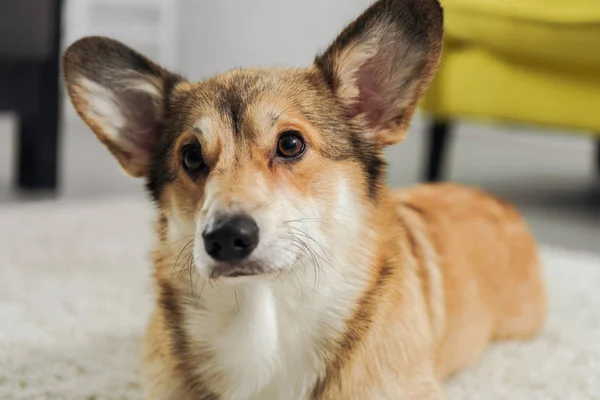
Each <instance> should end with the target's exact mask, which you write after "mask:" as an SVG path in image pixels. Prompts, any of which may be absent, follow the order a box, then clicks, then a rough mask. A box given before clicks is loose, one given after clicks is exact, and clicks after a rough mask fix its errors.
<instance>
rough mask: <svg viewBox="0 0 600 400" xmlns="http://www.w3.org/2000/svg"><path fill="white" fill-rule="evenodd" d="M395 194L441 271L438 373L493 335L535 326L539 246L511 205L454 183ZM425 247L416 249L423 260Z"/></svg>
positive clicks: (514, 335) (542, 307)
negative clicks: (424, 240) (429, 246)
mask: <svg viewBox="0 0 600 400" xmlns="http://www.w3.org/2000/svg"><path fill="white" fill-rule="evenodd" d="M394 196H395V198H396V200H397V202H398V210H399V213H400V214H401V215H402V216H403V217H404V218H405V221H406V223H407V224H408V225H409V226H410V230H411V231H413V232H420V234H422V235H424V236H425V237H427V238H428V241H430V243H428V244H426V246H428V245H431V246H432V248H433V250H434V252H435V258H436V259H435V265H436V266H437V267H438V268H439V269H440V274H441V276H442V277H443V291H444V294H443V299H444V310H445V314H444V316H443V319H444V322H443V323H444V325H445V327H444V329H443V330H444V332H443V335H442V338H441V342H440V347H439V350H438V354H437V368H438V373H439V375H440V376H447V375H449V374H452V373H454V372H456V371H458V370H459V369H461V368H463V367H465V366H466V365H468V364H469V363H470V362H472V361H473V360H475V359H476V358H477V357H478V356H479V355H480V354H481V352H482V351H483V349H484V348H485V347H486V345H487V344H488V342H489V341H490V340H493V339H525V338H529V337H531V336H533V335H534V334H535V333H537V332H538V331H539V329H540V327H541V326H542V324H543V322H544V318H545V315H546V297H545V292H544V285H543V281H542V276H541V268H540V264H539V258H538V252H537V246H536V244H535V241H534V239H533V237H532V235H531V233H530V232H529V229H528V228H527V226H526V224H525V222H524V221H523V219H522V218H521V216H520V215H519V213H518V212H517V211H516V210H515V209H514V208H513V207H512V206H511V205H509V204H506V203H504V202H502V201H500V200H498V199H496V198H494V197H492V196H489V195H487V194H485V193H483V192H481V191H479V190H474V189H469V188H466V187H462V186H458V185H453V184H439V185H419V186H416V187H414V188H410V189H405V190H399V191H397V192H395V193H394ZM417 246H418V244H417ZM425 250H426V249H423V248H421V249H419V248H417V249H415V252H416V253H417V257H418V258H420V262H421V264H423V263H425V262H427V260H426V257H427V254H425ZM437 295H439V294H437ZM429 296H430V298H431V296H433V297H434V298H435V297H436V293H431V292H430V293H429Z"/></svg>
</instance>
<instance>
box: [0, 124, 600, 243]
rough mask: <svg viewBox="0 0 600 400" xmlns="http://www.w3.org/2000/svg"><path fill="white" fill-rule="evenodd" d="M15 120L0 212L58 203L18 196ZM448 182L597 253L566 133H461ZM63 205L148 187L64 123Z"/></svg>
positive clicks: (407, 175)
mask: <svg viewBox="0 0 600 400" xmlns="http://www.w3.org/2000/svg"><path fill="white" fill-rule="evenodd" d="M15 128H16V120H15V119H14V118H13V117H12V116H11V115H2V116H0V207H1V206H2V204H7V203H14V202H19V201H49V200H51V199H53V197H48V196H46V195H39V194H38V195H33V196H32V195H30V194H27V193H16V192H15V191H14V190H12V187H11V186H12V185H11V183H12V182H11V180H12V179H11V177H12V166H13V164H14V159H13V157H12V154H13V151H12V149H13V146H14V142H15V137H16V135H15V133H14V132H15ZM424 128H425V122H424V121H423V120H422V119H420V118H416V119H415V121H414V123H413V126H412V127H411V131H410V132H409V135H408V137H407V139H406V140H405V141H404V142H403V143H402V144H400V145H398V146H395V147H393V148H390V149H389V151H388V152H387V157H388V160H389V163H390V168H389V181H390V183H391V184H392V185H393V186H406V185H410V184H414V183H416V182H417V181H418V178H419V172H420V167H421V162H422V155H423V153H424V138H425V136H424V135H423V134H422V133H423V131H424ZM455 131H456V136H455V138H454V141H453V144H452V147H453V148H452V154H451V159H450V160H448V161H449V162H448V173H449V174H448V176H449V179H450V180H452V181H456V182H460V183H463V184H468V185H476V186H479V187H482V188H484V189H486V190H488V191H490V192H492V193H495V194H496V195H499V196H501V197H503V198H504V199H505V200H509V201H511V202H513V203H514V204H516V205H517V206H518V207H519V208H520V209H521V210H522V212H523V213H524V215H525V217H526V218H527V220H528V221H529V223H530V225H531V226H532V228H533V231H534V233H535V235H536V236H537V237H538V239H539V240H540V241H542V242H544V243H547V244H552V245H557V246H562V247H566V248H571V249H580V250H586V251H591V252H596V253H600V176H598V175H597V174H595V173H594V169H593V154H594V153H593V152H594V147H593V142H592V140H590V139H589V138H587V137H585V136H579V135H568V134H564V133H563V132H549V131H545V130H544V131H532V130H526V129H523V128H522V127H514V126H501V127H498V126H490V125H481V124H480V125H474V124H460V125H458V126H456V129H455ZM62 154H63V163H62V166H61V182H62V189H61V192H60V194H59V195H58V198H59V199H69V200H75V199H79V200H85V199H90V198H94V197H111V196H144V195H145V194H144V190H143V183H142V182H141V181H137V180H135V179H133V178H129V177H128V176H126V175H125V174H124V173H123V172H122V171H121V170H120V169H119V167H118V166H117V163H116V162H114V161H113V160H112V158H111V156H110V155H109V153H108V152H107V151H106V150H105V149H104V148H103V146H101V145H100V143H99V142H97V141H96V139H95V138H94V136H93V135H92V134H91V133H90V131H89V130H88V129H87V128H86V127H85V126H84V125H83V123H82V122H80V121H78V120H74V119H72V118H66V120H65V122H64V136H63V142H62Z"/></svg>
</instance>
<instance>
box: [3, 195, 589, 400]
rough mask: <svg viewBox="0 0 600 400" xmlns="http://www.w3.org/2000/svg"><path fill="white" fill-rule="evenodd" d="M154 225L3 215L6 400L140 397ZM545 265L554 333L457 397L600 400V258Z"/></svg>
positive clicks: (95, 213)
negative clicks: (138, 370) (138, 368)
mask: <svg viewBox="0 0 600 400" xmlns="http://www.w3.org/2000/svg"><path fill="white" fill-rule="evenodd" d="M151 216H152V213H151V210H150V206H149V205H148V204H146V203H145V202H142V201H140V200H127V199H121V200H110V201H108V200H106V201H97V202H87V203H79V204H60V203H54V204H53V203H37V204H24V205H12V206H4V207H3V208H1V209H0V399H2V400H4V399H7V400H24V399H35V400H40V399H73V400H75V399H77V400H81V399H85V400H104V399H106V400H108V399H111V400H116V399H123V400H135V399H140V395H139V391H138V387H137V375H136V357H137V349H138V344H137V342H138V339H139V337H140V334H141V332H142V331H143V328H144V324H145V321H146V318H147V314H148V310H149V305H150V302H151V300H150V299H151V291H150V284H149V280H148V275H149V263H148V261H147V260H148V258H149V257H148V254H147V253H148V252H147V250H148V249H149V243H150V227H151ZM543 259H544V262H545V267H546V271H547V273H546V275H547V280H548V284H549V287H550V294H551V315H550V319H549V321H548V324H547V327H546V329H545V331H544V332H543V334H542V335H541V336H540V337H539V338H538V339H536V340H535V341H533V342H530V343H502V344H495V345H493V346H492V347H491V348H490V349H489V350H488V352H487V353H486V356H485V358H484V359H483V360H482V361H481V362H480V363H478V364H477V365H475V366H473V367H472V368H471V369H470V370H469V371H466V372H464V373H462V374H461V375H459V376H458V377H457V378H455V379H454V380H452V381H451V382H449V383H448V385H447V388H448V393H449V395H450V396H449V397H450V399H451V400H469V399H477V400H479V399H485V400H495V399H511V400H512V399H516V400H521V399H523V400H537V399H540V400H542V399H543V400H548V399H561V400H565V399H600V257H597V256H593V255H586V254H581V253H575V252H570V251H564V250H559V249H553V248H544V251H543Z"/></svg>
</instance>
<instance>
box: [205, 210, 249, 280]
mask: <svg viewBox="0 0 600 400" xmlns="http://www.w3.org/2000/svg"><path fill="white" fill-rule="evenodd" d="M202 239H203V240H204V249H205V250H206V253H207V254H208V255H209V256H210V257H211V258H212V259H213V260H215V261H217V262H218V263H219V264H218V265H217V266H216V267H215V268H214V270H213V272H212V274H211V277H213V278H216V277H219V276H229V277H233V276H242V275H255V274H256V273H257V272H258V271H257V268H256V267H255V266H253V265H252V263H247V262H244V260H246V259H247V258H248V256H250V254H251V253H252V252H253V251H254V249H255V248H256V246H258V242H259V239H260V234H259V229H258V225H257V224H256V221H255V220H254V219H253V218H252V217H250V216H248V215H245V214H236V215H224V216H220V217H218V218H217V219H216V220H215V222H214V223H213V224H212V226H211V227H210V229H205V230H204V232H202Z"/></svg>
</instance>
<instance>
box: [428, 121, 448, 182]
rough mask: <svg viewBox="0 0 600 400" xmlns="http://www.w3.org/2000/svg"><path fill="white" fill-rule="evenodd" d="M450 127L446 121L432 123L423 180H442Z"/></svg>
mask: <svg viewBox="0 0 600 400" xmlns="http://www.w3.org/2000/svg"><path fill="white" fill-rule="evenodd" d="M450 130H451V126H450V123H449V122H447V121H434V122H433V124H432V125H431V127H430V128H429V143H428V149H427V158H426V162H427V164H426V166H425V171H424V177H423V179H424V180H425V181H427V182H438V181H440V180H443V179H444V171H443V168H444V162H445V157H446V153H447V148H448V142H449V140H450V135H451V131H450Z"/></svg>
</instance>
